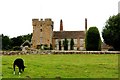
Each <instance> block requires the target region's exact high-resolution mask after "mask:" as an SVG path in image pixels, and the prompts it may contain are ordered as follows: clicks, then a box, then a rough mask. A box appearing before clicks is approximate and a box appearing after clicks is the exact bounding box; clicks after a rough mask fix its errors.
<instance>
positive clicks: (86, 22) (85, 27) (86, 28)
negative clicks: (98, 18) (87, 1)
mask: <svg viewBox="0 0 120 80" xmlns="http://www.w3.org/2000/svg"><path fill="white" fill-rule="evenodd" d="M85 32H87V18H85Z"/></svg>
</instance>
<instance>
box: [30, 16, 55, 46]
mask: <svg viewBox="0 0 120 80" xmlns="http://www.w3.org/2000/svg"><path fill="white" fill-rule="evenodd" d="M32 25H33V36H32V48H38V47H40V45H48V47H49V46H50V44H52V36H53V21H52V20H51V19H49V18H47V19H45V20H43V19H41V20H40V21H39V19H32Z"/></svg>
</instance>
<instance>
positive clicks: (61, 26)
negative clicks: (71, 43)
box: [60, 19, 63, 31]
mask: <svg viewBox="0 0 120 80" xmlns="http://www.w3.org/2000/svg"><path fill="white" fill-rule="evenodd" d="M60 31H63V22H62V19H61V20H60Z"/></svg>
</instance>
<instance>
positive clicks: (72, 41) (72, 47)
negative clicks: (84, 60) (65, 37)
mask: <svg viewBox="0 0 120 80" xmlns="http://www.w3.org/2000/svg"><path fill="white" fill-rule="evenodd" d="M70 50H74V40H73V38H72V39H71V41H70Z"/></svg>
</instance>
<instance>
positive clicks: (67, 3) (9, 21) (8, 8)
mask: <svg viewBox="0 0 120 80" xmlns="http://www.w3.org/2000/svg"><path fill="white" fill-rule="evenodd" d="M118 1H120V0H0V34H2V33H3V34H5V35H7V36H9V37H16V36H19V35H25V34H28V33H32V29H33V27H32V19H33V18H39V19H41V18H43V19H45V18H51V19H52V20H53V21H54V31H58V30H59V26H60V19H62V20H63V27H64V28H63V29H64V30H66V31H75V30H77V31H78V30H84V21H85V20H84V19H85V18H87V19H88V28H89V27H91V26H97V27H98V29H99V30H100V33H101V31H102V28H103V27H104V25H105V22H106V20H107V19H108V18H109V16H112V15H116V14H117V13H118Z"/></svg>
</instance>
